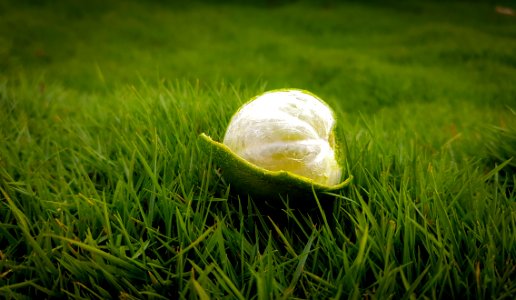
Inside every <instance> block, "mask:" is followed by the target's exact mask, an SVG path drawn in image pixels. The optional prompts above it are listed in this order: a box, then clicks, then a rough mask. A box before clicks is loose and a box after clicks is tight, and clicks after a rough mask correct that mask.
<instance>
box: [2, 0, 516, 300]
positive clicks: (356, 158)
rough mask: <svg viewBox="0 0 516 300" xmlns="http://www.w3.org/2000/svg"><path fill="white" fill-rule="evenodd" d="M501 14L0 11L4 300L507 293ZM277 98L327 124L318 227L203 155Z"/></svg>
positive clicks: (514, 37)
mask: <svg viewBox="0 0 516 300" xmlns="http://www.w3.org/2000/svg"><path fill="white" fill-rule="evenodd" d="M515 6H516V5H514V3H513V2H511V1H499V2H497V1H483V2H482V1H481V2H478V1H446V2H445V1H429V2H417V1H396V2H392V1H389V2H382V1H367V2H360V1H321V2H319V1H272V0H271V1H266V0H264V1H248V2H243V3H242V2H237V1H208V0H206V1H193V2H188V3H183V2H175V1H172V2H168V1H147V2H139V1H124V2H122V1H97V0H94V1H89V2H87V3H86V2H84V1H78V0H72V1H17V2H14V1H0V141H1V142H2V145H1V146H0V187H1V195H0V295H1V296H4V297H6V298H20V299H24V298H31V297H36V296H40V297H43V298H47V297H68V298H76V299H82V298H100V299H102V298H122V299H135V298H155V299H156V298H167V297H168V298H170V297H172V298H176V297H184V298H201V299H208V298H209V297H212V298H222V297H228V298H242V299H243V298H259V299H267V298H280V297H283V298H289V297H298V298H340V297H349V298H355V299H357V298H368V299H369V298H379V299H384V298H389V297H392V298H445V297H452V298H460V297H464V298H496V299H513V298H514V296H515V293H516V284H515V281H514V280H513V278H514V276H515V274H516V264H515V262H514V257H516V236H515V231H514V228H515V225H516V213H515V211H516V208H515V193H514V179H515V169H516V162H515V161H514V155H515V152H516V150H515V147H516V117H515V112H514V110H515V104H516V84H514V82H515V78H516V55H515V53H516V26H515V22H516V18H515V17H514V16H511V15H506V14H500V13H499V12H497V10H496V8H497V7H512V8H514V7H515ZM284 87H295V88H302V89H307V90H310V91H312V92H314V93H315V94H317V95H319V96H320V97H321V98H322V99H324V100H325V101H327V102H328V103H329V104H330V105H331V106H332V107H333V108H334V109H335V111H336V114H337V117H338V119H339V122H340V123H339V127H338V132H337V134H338V135H339V137H340V138H341V140H342V141H343V142H344V145H343V146H342V147H343V148H344V149H345V152H346V159H345V161H343V165H344V166H345V168H346V170H347V172H349V173H351V174H353V175H354V177H355V179H354V181H353V184H352V185H351V186H350V187H349V189H346V190H344V191H342V192H341V193H339V194H338V195H336V196H335V197H336V200H335V207H334V209H333V213H332V214H331V215H328V216H327V219H328V220H329V222H330V223H326V224H324V223H323V224H321V222H317V221H316V219H315V218H313V219H312V217H313V216H305V217H304V218H302V219H295V217H294V216H291V215H289V213H288V211H287V212H286V213H285V214H286V215H287V216H288V218H289V219H290V223H289V224H288V226H282V224H279V223H277V222H274V220H270V219H268V218H267V217H266V216H263V215H261V214H260V212H259V211H256V210H252V209H250V210H249V211H244V210H243V208H242V207H243V206H239V205H238V203H239V202H238V201H242V202H245V201H247V199H239V198H237V197H236V196H235V195H233V194H231V189H230V187H228V185H227V183H225V182H224V180H223V179H222V178H221V177H220V176H219V174H220V173H219V170H217V167H216V166H214V165H213V164H212V162H211V158H210V156H209V155H208V154H206V153H204V152H202V151H201V150H200V149H199V145H198V144H197V135H198V134H199V133H201V132H207V133H208V134H210V135H212V136H213V137H214V138H216V139H218V140H220V139H221V138H222V136H223V134H224V130H225V128H226V125H227V123H228V121H229V119H230V117H231V115H232V114H233V112H234V111H235V110H236V109H237V108H238V107H239V106H240V105H241V104H242V103H244V102H245V101H247V100H248V99H249V98H250V97H252V96H254V95H256V94H258V93H261V92H263V91H265V90H268V89H274V88H284ZM309 198H311V197H310V196H307V198H306V199H296V200H297V201H309ZM235 203H236V204H235ZM251 207H252V205H251ZM329 224H331V227H330V225H329Z"/></svg>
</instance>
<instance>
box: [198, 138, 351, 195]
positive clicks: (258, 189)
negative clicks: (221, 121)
mask: <svg viewBox="0 0 516 300" xmlns="http://www.w3.org/2000/svg"><path fill="white" fill-rule="evenodd" d="M199 137H200V139H201V141H202V142H203V143H202V145H203V147H202V148H203V149H204V150H205V151H207V152H208V153H211V154H212V155H213V159H214V161H215V163H216V164H217V165H218V166H219V167H221V168H222V170H223V173H224V177H226V178H227V179H228V180H229V181H230V183H235V184H236V185H237V186H239V187H240V188H241V189H242V188H243V187H245V189H247V190H249V192H250V194H258V195H271V194H275V193H278V194H283V193H287V194H288V193H290V192H300V191H311V190H314V191H315V192H335V191H338V190H340V189H342V188H344V187H345V186H347V185H349V183H350V182H351V180H352V178H353V176H350V177H348V178H347V179H346V180H344V181H342V182H341V183H339V184H337V185H331V186H328V185H322V184H319V183H316V182H313V181H312V180H310V179H309V178H306V177H303V176H299V175H296V174H294V173H291V172H288V171H269V170H266V169H263V168H260V167H258V166H256V165H254V164H252V163H250V162H248V161H247V160H245V159H243V158H241V157H240V156H238V155H237V154H235V153H234V152H233V151H231V149H229V148H228V147H227V146H226V145H224V144H222V143H219V142H217V141H214V140H213V139H212V138H211V137H210V136H208V135H206V134H204V133H201V134H200V135H199Z"/></svg>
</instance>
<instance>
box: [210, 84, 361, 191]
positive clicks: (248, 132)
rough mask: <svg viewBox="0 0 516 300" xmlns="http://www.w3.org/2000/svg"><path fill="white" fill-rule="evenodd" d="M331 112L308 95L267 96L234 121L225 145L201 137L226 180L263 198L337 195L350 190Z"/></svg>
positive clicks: (241, 111) (285, 91) (290, 91)
mask: <svg viewBox="0 0 516 300" xmlns="http://www.w3.org/2000/svg"><path fill="white" fill-rule="evenodd" d="M334 127H335V118H334V114H333V111H332V110H331V108H330V107H329V106H328V105H327V104H326V103H324V102H323V101H322V100H321V99H319V98H318V97H317V96H315V95H313V94H312V93H310V92H307V91H304V90H294V89H283V90H274V91H269V92H266V93H264V94H262V95H259V96H257V97H255V98H253V99H252V100H251V101H249V102H247V103H246V104H244V105H243V106H242V107H241V108H240V109H239V110H238V111H237V112H236V113H235V114H234V115H233V117H232V119H231V121H230V123H229V125H228V129H227V130H226V134H225V136H224V141H223V143H219V142H217V141H214V140H213V139H212V138H211V137H209V136H207V135H206V134H204V133H203V134H201V135H200V137H201V140H202V141H203V145H204V148H205V149H207V150H208V151H211V153H212V154H213V158H214V161H215V163H216V164H217V165H218V166H219V167H220V168H221V169H222V171H223V176H224V177H225V178H226V179H227V180H228V181H229V183H230V184H231V185H232V186H234V187H236V188H237V189H238V190H239V191H244V192H248V193H249V194H252V195H258V196H274V195H286V194H288V195H293V194H296V195H299V194H302V193H307V192H311V191H312V189H313V190H315V191H316V192H324V191H326V192H330V191H336V190H339V189H341V188H343V187H344V186H346V185H347V184H348V183H349V182H350V180H351V177H350V178H348V179H346V180H344V181H342V180H341V177H342V167H341V166H340V164H339V163H338V160H337V158H336V157H335V156H336V155H335V153H336V149H335V147H336V143H335V138H334V134H333V130H334Z"/></svg>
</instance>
